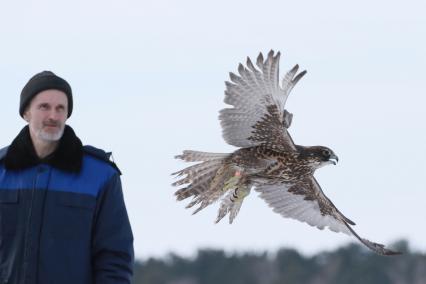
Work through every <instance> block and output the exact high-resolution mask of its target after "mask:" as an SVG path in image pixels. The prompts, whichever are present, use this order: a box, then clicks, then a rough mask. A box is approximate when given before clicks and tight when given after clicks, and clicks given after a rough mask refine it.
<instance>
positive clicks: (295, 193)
mask: <svg viewBox="0 0 426 284" xmlns="http://www.w3.org/2000/svg"><path fill="white" fill-rule="evenodd" d="M256 191H259V192H260V197H261V198H263V199H264V200H265V201H266V203H268V205H269V206H270V207H272V208H273V210H274V212H276V213H279V214H280V215H282V216H283V217H288V218H293V219H296V220H299V221H302V222H306V223H308V224H309V225H311V226H314V227H317V228H319V229H321V230H322V229H324V228H325V227H328V228H329V229H330V230H331V231H334V232H342V233H345V234H348V235H352V236H355V237H356V238H357V239H358V240H359V241H361V242H362V243H363V244H364V245H366V246H367V247H368V248H369V249H371V250H373V251H375V252H376V253H378V254H382V255H392V254H399V253H398V252H394V251H391V250H389V249H386V248H385V247H384V245H381V244H377V243H373V242H371V241H369V240H367V239H363V238H361V237H360V236H359V235H358V234H357V233H356V232H355V231H354V230H353V229H352V228H351V225H355V223H354V222H352V221H351V220H349V219H348V218H346V217H345V216H344V215H343V214H342V213H341V212H340V211H339V210H338V209H337V208H336V206H334V204H333V203H332V202H331V201H330V199H328V198H327V196H325V194H324V192H323V191H322V190H321V187H320V185H319V184H318V182H317V181H316V179H315V178H314V177H313V176H311V177H309V178H306V179H304V180H302V181H300V182H296V183H275V184H267V183H265V184H258V185H257V186H256Z"/></svg>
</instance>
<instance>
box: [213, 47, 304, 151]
mask: <svg viewBox="0 0 426 284" xmlns="http://www.w3.org/2000/svg"><path fill="white" fill-rule="evenodd" d="M279 60H280V53H279V52H278V53H277V54H276V55H274V51H272V50H271V51H270V52H269V53H268V56H267V58H266V59H265V60H264V58H263V55H262V53H260V54H259V56H258V57H257V60H256V66H257V67H255V66H254V65H253V63H252V62H251V60H250V58H247V64H246V65H247V66H243V65H242V64H240V65H239V66H238V73H239V75H236V74H234V73H230V80H231V82H225V84H226V90H225V100H224V101H225V103H227V104H229V105H231V106H233V107H232V108H225V109H222V110H221V111H220V115H219V119H220V121H221V125H222V129H223V138H224V139H225V141H226V142H227V143H229V144H231V145H234V146H237V147H252V146H257V145H261V144H264V145H267V146H268V145H269V146H270V147H271V148H273V149H277V150H282V151H285V150H290V149H292V150H295V146H294V143H293V141H292V139H291V137H290V135H289V134H288V132H287V128H288V127H289V126H290V123H291V119H292V114H290V113H289V112H287V111H286V110H285V109H284V106H285V102H286V100H287V97H288V95H289V93H290V91H291V90H292V89H293V87H294V86H295V85H296V83H297V82H298V81H299V80H300V79H301V78H302V77H303V75H305V74H306V71H303V72H300V73H298V72H297V71H298V69H299V66H298V65H296V66H294V67H293V69H291V70H290V71H289V72H288V73H287V74H286V75H285V76H284V78H283V80H282V83H281V86H280V83H279Z"/></svg>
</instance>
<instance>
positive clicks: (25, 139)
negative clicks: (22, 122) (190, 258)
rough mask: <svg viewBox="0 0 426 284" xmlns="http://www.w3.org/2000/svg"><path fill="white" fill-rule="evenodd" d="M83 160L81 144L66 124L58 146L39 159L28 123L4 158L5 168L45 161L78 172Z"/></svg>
mask: <svg viewBox="0 0 426 284" xmlns="http://www.w3.org/2000/svg"><path fill="white" fill-rule="evenodd" d="M82 161H83V144H82V143H81V141H80V139H79V138H78V137H77V136H76V135H75V133H74V130H73V129H72V128H71V127H70V126H68V125H66V126H65V130H64V134H63V135H62V138H61V140H60V141H59V145H58V148H57V149H56V150H55V152H53V153H52V154H51V155H49V156H47V157H45V158H43V159H40V158H39V157H38V156H37V154H36V152H35V149H34V146H33V143H32V141H31V136H30V130H29V127H28V125H27V126H25V127H24V128H23V129H22V130H21V132H20V133H19V134H18V136H17V137H16V138H15V139H14V140H13V141H12V144H11V145H10V146H9V148H8V150H7V154H6V156H5V159H4V164H5V167H6V169H9V170H20V169H25V168H29V167H32V166H35V165H37V164H40V163H47V164H50V165H51V166H53V167H55V168H57V169H60V170H64V171H68V172H79V171H80V170H81V165H82Z"/></svg>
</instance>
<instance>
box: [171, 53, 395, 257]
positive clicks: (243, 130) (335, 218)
mask: <svg viewBox="0 0 426 284" xmlns="http://www.w3.org/2000/svg"><path fill="white" fill-rule="evenodd" d="M279 60H280V53H279V52H278V53H277V54H274V51H272V50H271V51H270V52H269V53H268V56H267V58H266V59H264V57H263V55H262V53H260V54H259V56H258V57H257V60H256V66H255V65H254V64H253V63H252V61H251V60H250V58H247V63H246V66H243V65H242V64H239V66H238V75H236V74H234V73H230V82H225V84H226V90H225V100H224V101H225V103H226V104H229V105H231V106H232V107H231V108H225V109H222V110H221V111H220V115H219V119H220V122H221V126H222V130H223V138H224V139H225V141H226V142H227V143H228V144H230V145H234V146H236V147H239V149H237V150H236V151H234V152H233V153H230V154H229V153H228V154H220V153H207V152H198V151H190V150H187V151H183V154H182V155H178V156H176V158H178V159H182V160H184V161H187V162H199V163H197V164H194V165H192V166H189V167H187V168H185V169H183V170H181V171H178V172H176V173H174V175H176V176H177V177H179V178H180V180H178V181H176V182H175V183H173V185H174V186H181V185H184V187H182V188H180V189H179V190H177V191H176V193H175V195H176V197H177V200H183V199H186V198H189V197H192V200H191V202H190V203H189V204H188V206H187V208H190V207H193V206H196V205H198V208H197V209H196V210H195V211H194V214H195V213H197V212H199V211H200V210H201V209H203V208H205V207H206V206H208V205H210V204H211V203H213V202H215V201H217V200H219V199H221V204H220V208H219V214H218V216H217V219H216V223H217V222H219V221H220V220H221V219H222V218H223V217H225V216H226V215H227V214H229V222H230V223H232V221H233V220H234V218H235V217H236V216H237V214H238V212H239V210H240V208H241V205H242V203H243V201H244V198H246V197H247V196H248V195H249V193H250V191H251V189H254V190H256V191H258V192H259V193H260V197H261V198H263V199H264V200H265V201H266V203H268V205H269V206H270V207H272V208H273V211H274V212H276V213H279V214H281V215H282V216H283V217H288V218H293V219H296V220H299V221H302V222H306V223H308V224H309V225H311V226H315V227H317V228H319V229H321V230H322V229H324V228H325V227H327V228H328V229H330V230H331V231H334V232H342V233H346V234H348V235H352V236H355V237H356V238H357V239H358V240H359V241H361V243H363V244H364V245H365V246H367V247H368V248H369V249H371V250H373V251H375V252H376V253H378V254H382V255H394V254H399V252H394V251H392V250H389V249H386V248H385V246H384V245H381V244H377V243H374V242H371V241H369V240H367V239H364V238H361V237H360V236H359V235H358V234H357V233H356V232H355V231H354V230H353V229H352V226H353V225H355V223H354V222H352V221H351V220H350V219H348V218H347V217H345V216H344V215H343V214H342V213H341V212H340V211H339V210H338V209H337V208H336V206H334V204H333V203H332V202H331V200H330V199H328V198H327V196H326V195H325V194H324V192H323V191H322V189H321V187H320V185H319V184H318V182H317V180H316V179H315V177H314V172H315V170H317V169H318V168H320V167H323V166H325V165H329V164H334V165H335V164H336V163H337V162H338V158H337V156H336V154H334V152H333V151H332V150H331V149H329V148H327V147H323V146H300V145H296V144H295V143H294V142H293V140H292V138H291V136H290V134H289V133H288V131H287V130H288V128H289V127H290V125H291V122H292V117H293V115H292V114H291V113H289V112H288V111H287V110H286V109H285V103H286V100H287V97H288V95H289V93H290V91H291V90H292V89H293V87H294V86H295V85H296V84H297V82H298V81H299V80H300V79H301V78H302V77H303V76H304V75H305V74H306V71H302V72H298V70H299V66H298V65H296V66H294V67H293V68H292V69H291V70H290V71H289V72H287V74H286V75H285V76H284V78H283V79H282V81H281V84H280V82H279Z"/></svg>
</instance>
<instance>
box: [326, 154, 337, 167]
mask: <svg viewBox="0 0 426 284" xmlns="http://www.w3.org/2000/svg"><path fill="white" fill-rule="evenodd" d="M328 160H329V161H330V162H331V163H333V165H337V162H339V157H337V155H336V154H334V153H332V154H331V155H330V158H328Z"/></svg>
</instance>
